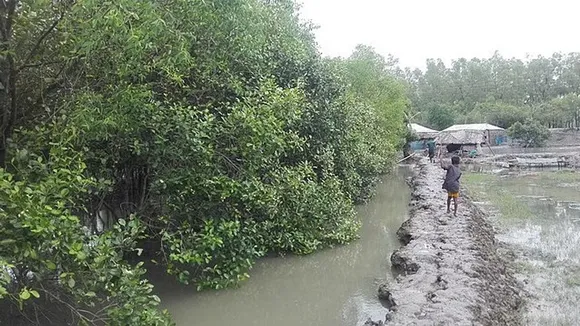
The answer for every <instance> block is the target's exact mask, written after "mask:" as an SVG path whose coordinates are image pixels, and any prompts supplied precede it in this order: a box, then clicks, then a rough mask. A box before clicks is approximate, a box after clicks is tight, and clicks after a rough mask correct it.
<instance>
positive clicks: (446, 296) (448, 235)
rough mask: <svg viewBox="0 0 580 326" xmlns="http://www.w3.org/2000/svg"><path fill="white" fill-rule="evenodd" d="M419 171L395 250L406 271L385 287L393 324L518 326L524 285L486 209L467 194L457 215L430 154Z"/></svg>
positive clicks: (399, 264) (395, 258) (381, 293)
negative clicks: (451, 209) (447, 200)
mask: <svg viewBox="0 0 580 326" xmlns="http://www.w3.org/2000/svg"><path fill="white" fill-rule="evenodd" d="M416 170H417V174H416V175H415V177H414V178H413V180H412V181H411V187H412V191H413V192H412V193H413V197H412V198H413V199H412V202H411V207H412V208H411V214H410V216H411V217H410V218H409V220H407V221H406V222H405V223H403V225H402V226H401V228H400V229H399V231H398V233H397V234H398V235H399V238H400V239H401V241H402V242H403V244H404V245H403V246H402V247H401V248H400V249H398V250H397V251H395V252H394V253H393V255H392V256H391V262H392V265H393V267H395V268H397V269H399V271H400V272H401V274H400V275H399V276H398V277H397V281H396V282H394V283H393V284H387V285H384V286H381V288H380V290H379V296H380V297H381V298H382V299H383V300H384V301H385V304H386V305H387V306H392V307H391V312H390V313H389V314H388V315H387V317H386V319H387V324H389V325H520V324H521V322H520V320H521V310H522V302H523V301H522V299H521V294H520V292H521V290H520V289H521V287H520V286H519V284H518V283H517V282H516V280H515V278H514V277H513V276H512V273H511V271H510V270H509V268H507V267H506V266H509V264H507V263H506V260H505V258H502V255H500V254H499V252H502V251H504V250H503V249H502V248H500V246H499V244H498V243H497V242H496V240H495V233H494V231H493V228H492V227H491V225H490V224H489V222H488V221H487V219H486V217H485V215H484V214H483V213H482V212H481V210H479V209H478V208H477V207H476V206H475V205H473V204H472V202H471V200H470V199H469V198H467V197H465V196H463V194H462V198H461V200H460V206H459V212H458V216H457V217H453V216H452V215H450V214H447V213H446V208H445V198H446V193H445V192H444V190H442V189H441V182H442V180H443V176H444V175H443V173H444V170H442V169H441V168H440V167H439V166H438V165H434V164H429V163H428V162H427V160H425V159H423V160H421V161H420V162H419V163H418V164H417V166H416ZM503 256H505V254H504V255H503ZM368 325H380V323H368Z"/></svg>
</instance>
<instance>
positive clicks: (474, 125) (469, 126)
mask: <svg viewBox="0 0 580 326" xmlns="http://www.w3.org/2000/svg"><path fill="white" fill-rule="evenodd" d="M457 130H480V131H486V130H504V129H503V128H500V127H498V126H494V125H490V124H489V123H470V124H465V125H453V126H451V127H449V128H447V129H445V130H443V131H457Z"/></svg>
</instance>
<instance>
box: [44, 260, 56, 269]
mask: <svg viewBox="0 0 580 326" xmlns="http://www.w3.org/2000/svg"><path fill="white" fill-rule="evenodd" d="M46 267H47V268H48V269H50V270H51V271H53V270H55V269H56V264H55V263H54V262H52V261H47V262H46Z"/></svg>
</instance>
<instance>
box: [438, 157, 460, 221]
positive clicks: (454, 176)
mask: <svg viewBox="0 0 580 326" xmlns="http://www.w3.org/2000/svg"><path fill="white" fill-rule="evenodd" d="M441 168H443V169H444V170H447V173H446V175H445V181H443V187H442V188H443V189H445V190H447V213H451V209H450V208H451V199H453V208H454V211H453V215H455V216H457V199H458V198H459V178H461V170H460V169H459V157H458V156H454V157H452V158H451V165H447V164H444V163H443V161H442V160H441Z"/></svg>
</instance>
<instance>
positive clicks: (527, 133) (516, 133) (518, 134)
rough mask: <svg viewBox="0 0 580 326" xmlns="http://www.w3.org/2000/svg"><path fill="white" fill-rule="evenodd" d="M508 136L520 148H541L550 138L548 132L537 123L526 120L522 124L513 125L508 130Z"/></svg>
mask: <svg viewBox="0 0 580 326" xmlns="http://www.w3.org/2000/svg"><path fill="white" fill-rule="evenodd" d="M508 135H509V136H510V137H511V138H513V139H514V140H515V141H516V142H518V143H519V144H520V145H521V146H524V147H541V146H544V144H545V143H546V141H547V140H548V138H550V131H549V130H548V128H546V127H544V126H543V125H541V124H540V123H539V122H537V121H534V120H528V121H526V122H525V123H524V124H522V123H521V122H519V121H518V122H516V123H514V124H513V125H512V126H511V127H510V128H509V129H508Z"/></svg>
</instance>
